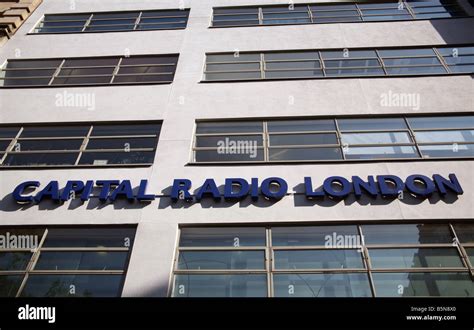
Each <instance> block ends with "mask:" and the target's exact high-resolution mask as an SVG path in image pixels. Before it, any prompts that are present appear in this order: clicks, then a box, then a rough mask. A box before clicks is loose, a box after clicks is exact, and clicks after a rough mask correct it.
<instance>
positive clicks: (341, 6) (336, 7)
mask: <svg viewBox="0 0 474 330" xmlns="http://www.w3.org/2000/svg"><path fill="white" fill-rule="evenodd" d="M310 7H311V10H314V11H325V10H341V11H342V10H356V9H357V8H356V6H355V5H351V4H334V5H325V4H317V5H311V6H310Z"/></svg>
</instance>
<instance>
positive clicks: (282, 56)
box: [265, 52, 319, 61]
mask: <svg viewBox="0 0 474 330" xmlns="http://www.w3.org/2000/svg"><path fill="white" fill-rule="evenodd" d="M318 59H319V54H318V52H273V53H271V52H268V53H265V61H281V60H318Z"/></svg>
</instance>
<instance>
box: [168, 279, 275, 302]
mask: <svg viewBox="0 0 474 330" xmlns="http://www.w3.org/2000/svg"><path fill="white" fill-rule="evenodd" d="M266 296H267V276H266V275H176V276H175V281H174V289H173V297H266Z"/></svg>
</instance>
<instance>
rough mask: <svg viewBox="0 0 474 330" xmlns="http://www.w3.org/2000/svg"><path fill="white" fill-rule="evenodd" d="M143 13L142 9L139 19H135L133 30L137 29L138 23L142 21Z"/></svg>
mask: <svg viewBox="0 0 474 330" xmlns="http://www.w3.org/2000/svg"><path fill="white" fill-rule="evenodd" d="M142 14H143V12H142V11H141V12H140V14H138V16H137V19H136V20H135V24H134V25H133V30H136V29H137V28H138V24H140V21H141V19H142Z"/></svg>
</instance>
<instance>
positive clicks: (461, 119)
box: [407, 116, 474, 129]
mask: <svg viewBox="0 0 474 330" xmlns="http://www.w3.org/2000/svg"><path fill="white" fill-rule="evenodd" d="M407 120H408V122H409V123H410V126H411V128H413V129H427V128H428V129H429V128H472V127H474V116H455V117H448V116H446V117H445V116H443V117H414V118H407Z"/></svg>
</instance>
